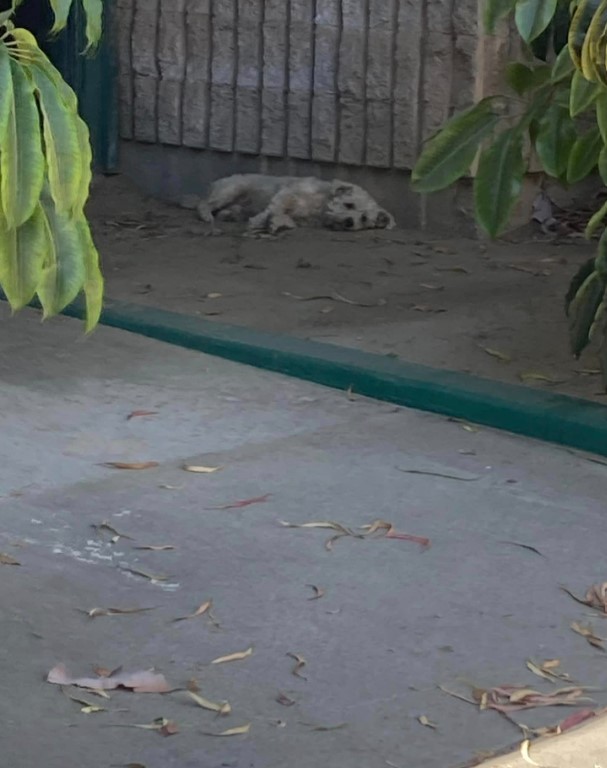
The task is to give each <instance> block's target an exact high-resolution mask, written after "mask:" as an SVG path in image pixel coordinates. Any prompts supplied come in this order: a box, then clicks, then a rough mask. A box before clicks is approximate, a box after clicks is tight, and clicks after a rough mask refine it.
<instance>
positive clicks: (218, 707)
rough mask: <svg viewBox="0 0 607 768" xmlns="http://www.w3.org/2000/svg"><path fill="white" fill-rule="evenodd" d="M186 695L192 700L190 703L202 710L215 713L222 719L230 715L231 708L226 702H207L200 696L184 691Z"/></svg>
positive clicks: (193, 692)
mask: <svg viewBox="0 0 607 768" xmlns="http://www.w3.org/2000/svg"><path fill="white" fill-rule="evenodd" d="M186 693H187V694H188V696H189V697H190V698H191V699H192V701H193V702H195V703H196V704H197V705H198V706H199V707H201V708H202V709H207V710H209V711H210V712H216V713H217V714H218V715H221V716H222V717H227V716H228V715H230V714H232V707H231V706H230V704H229V702H227V701H221V702H218V703H215V702H214V701H209V700H208V699H205V698H203V697H202V696H200V695H199V694H197V693H196V692H195V691H189V690H188V691H186Z"/></svg>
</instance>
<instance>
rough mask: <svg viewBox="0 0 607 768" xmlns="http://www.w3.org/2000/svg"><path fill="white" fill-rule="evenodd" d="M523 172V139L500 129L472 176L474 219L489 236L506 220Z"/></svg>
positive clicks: (506, 221)
mask: <svg viewBox="0 0 607 768" xmlns="http://www.w3.org/2000/svg"><path fill="white" fill-rule="evenodd" d="M524 173H525V162H524V160H523V140H522V136H521V133H520V132H519V131H517V130H508V131H504V132H503V133H501V134H500V135H499V136H498V137H497V139H495V141H494V142H493V143H492V144H491V146H489V147H488V148H487V149H485V150H484V151H483V153H482V154H481V157H480V161H479V164H478V170H477V173H476V178H475V179H474V204H475V209H476V216H477V219H478V221H479V222H480V224H481V226H482V227H483V228H484V229H485V230H486V231H487V233H488V234H489V235H490V236H491V237H496V236H497V235H498V234H499V233H500V232H501V231H502V230H503V229H504V227H505V226H506V224H507V223H508V219H509V217H510V213H511V212H512V208H513V206H514V204H515V203H516V201H517V199H518V197H519V195H520V191H521V187H522V183H523V176H524Z"/></svg>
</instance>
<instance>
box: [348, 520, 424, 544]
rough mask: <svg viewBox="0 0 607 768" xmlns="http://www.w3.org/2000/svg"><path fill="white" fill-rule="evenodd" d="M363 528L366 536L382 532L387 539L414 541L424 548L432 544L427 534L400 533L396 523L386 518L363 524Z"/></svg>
mask: <svg viewBox="0 0 607 768" xmlns="http://www.w3.org/2000/svg"><path fill="white" fill-rule="evenodd" d="M361 530H363V531H365V533H364V534H363V535H364V536H373V534H375V533H380V535H382V536H383V537H384V538H386V539H398V540H400V541H413V542H415V543H416V544H419V545H420V546H422V547H424V548H427V547H429V546H430V539H428V538H426V537H425V536H414V535H413V534H412V533H399V532H398V531H395V530H394V525H393V524H392V523H389V522H387V521H386V520H374V521H373V522H372V523H371V524H370V525H361ZM382 532H383V533H382Z"/></svg>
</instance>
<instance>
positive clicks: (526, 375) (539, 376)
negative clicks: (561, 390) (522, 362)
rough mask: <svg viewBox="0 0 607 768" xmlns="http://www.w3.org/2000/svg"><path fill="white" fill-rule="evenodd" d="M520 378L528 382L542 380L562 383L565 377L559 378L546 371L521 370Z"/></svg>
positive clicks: (547, 382)
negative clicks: (549, 374)
mask: <svg viewBox="0 0 607 768" xmlns="http://www.w3.org/2000/svg"><path fill="white" fill-rule="evenodd" d="M518 377H519V379H520V380H521V381H522V382H523V383H524V384H526V383H527V382H528V381H542V382H544V383H545V384H561V383H562V382H563V379H557V378H555V377H554V376H548V375H546V374H545V373H536V372H535V371H521V373H519V375H518Z"/></svg>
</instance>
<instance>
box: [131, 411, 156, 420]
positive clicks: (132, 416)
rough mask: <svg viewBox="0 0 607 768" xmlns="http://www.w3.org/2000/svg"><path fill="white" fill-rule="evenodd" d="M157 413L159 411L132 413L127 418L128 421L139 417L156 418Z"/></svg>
mask: <svg viewBox="0 0 607 768" xmlns="http://www.w3.org/2000/svg"><path fill="white" fill-rule="evenodd" d="M157 413H158V411H131V412H130V413H129V415H128V416H127V417H126V420H127V421H130V420H131V419H136V418H137V417H139V416H156V414H157Z"/></svg>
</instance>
